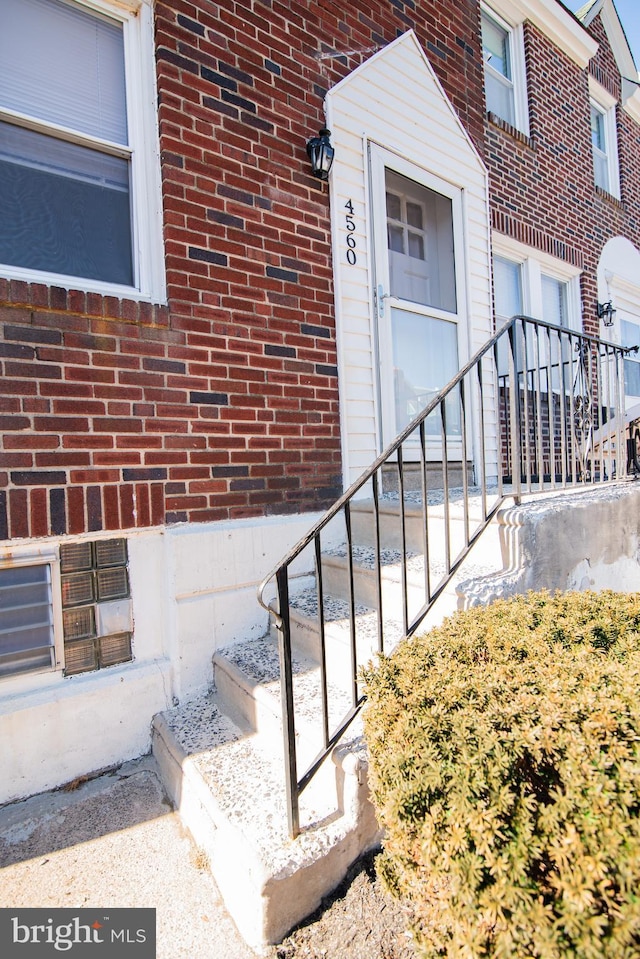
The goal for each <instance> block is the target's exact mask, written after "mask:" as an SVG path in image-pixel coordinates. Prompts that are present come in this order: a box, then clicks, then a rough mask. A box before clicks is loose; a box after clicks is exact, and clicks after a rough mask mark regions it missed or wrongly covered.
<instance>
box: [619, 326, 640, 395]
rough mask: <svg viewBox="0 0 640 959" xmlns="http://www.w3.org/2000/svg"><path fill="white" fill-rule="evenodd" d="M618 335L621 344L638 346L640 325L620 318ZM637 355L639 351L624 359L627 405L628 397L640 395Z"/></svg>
mask: <svg viewBox="0 0 640 959" xmlns="http://www.w3.org/2000/svg"><path fill="white" fill-rule="evenodd" d="M620 336H621V340H622V344H621V345H622V346H638V344H640V326H638V324H637V323H630V322H629V320H621V322H620ZM638 356H640V354H639V353H630V354H629V356H627V357H626V359H625V361H624V389H625V393H626V398H627V405H629V397H634V398H635V397H638V396H640V359H638ZM634 402H635V399H634Z"/></svg>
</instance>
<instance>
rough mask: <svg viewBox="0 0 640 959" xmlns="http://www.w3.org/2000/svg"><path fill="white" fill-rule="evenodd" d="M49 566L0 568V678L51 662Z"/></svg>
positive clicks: (48, 666)
mask: <svg viewBox="0 0 640 959" xmlns="http://www.w3.org/2000/svg"><path fill="white" fill-rule="evenodd" d="M54 640H55V635H54V619H53V597H52V583H51V566H50V565H49V564H48V563H43V564H41V565H38V566H10V567H7V568H6V569H0V677H2V676H11V675H14V674H17V673H26V672H31V671H33V670H39V669H46V668H51V667H52V666H53V665H54V663H55V643H54Z"/></svg>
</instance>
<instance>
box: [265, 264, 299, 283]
mask: <svg viewBox="0 0 640 959" xmlns="http://www.w3.org/2000/svg"><path fill="white" fill-rule="evenodd" d="M267 276H270V277H271V278H272V279H274V280H284V281H285V282H287V283H297V282H298V280H299V277H298V274H297V273H296V272H294V270H281V269H280V267H278V266H268V267H267Z"/></svg>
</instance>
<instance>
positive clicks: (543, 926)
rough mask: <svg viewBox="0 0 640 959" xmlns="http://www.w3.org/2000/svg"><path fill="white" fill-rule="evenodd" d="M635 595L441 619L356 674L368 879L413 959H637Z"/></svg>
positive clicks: (526, 599)
mask: <svg viewBox="0 0 640 959" xmlns="http://www.w3.org/2000/svg"><path fill="white" fill-rule="evenodd" d="M639 629H640V594H633V595H628V594H624V595H622V594H617V593H613V592H601V593H590V592H581V593H565V594H557V595H553V596H552V595H550V594H548V593H529V594H528V595H527V596H519V597H515V598H514V599H512V600H504V601H498V602H495V603H493V604H492V605H491V606H487V607H486V608H482V609H480V608H475V609H471V610H468V611H465V612H462V613H458V614H456V615H455V616H453V617H452V618H451V619H449V620H447V621H446V622H445V623H444V624H443V625H442V626H441V627H439V628H437V629H434V630H432V631H431V632H429V633H427V634H425V635H423V636H419V637H415V638H413V639H412V640H408V641H405V642H403V643H402V644H400V646H399V647H398V648H397V650H396V651H395V652H394V653H393V654H392V655H391V656H390V657H381V659H380V662H379V664H378V665H376V666H375V667H374V668H370V669H368V670H367V671H366V673H365V677H364V678H365V682H366V684H367V697H368V702H367V705H366V709H365V735H366V738H367V742H368V746H369V752H370V781H371V788H372V795H373V799H374V802H375V805H376V808H377V812H378V818H379V821H380V824H381V826H383V827H384V829H385V831H386V838H385V844H384V851H383V854H382V856H381V863H380V868H381V870H382V873H383V875H384V878H385V881H386V883H387V885H388V887H389V889H390V890H391V892H392V893H393V894H394V895H395V896H397V897H398V898H400V899H401V900H403V901H404V902H405V904H406V905H407V909H408V913H409V915H410V922H411V926H412V929H413V932H414V935H415V938H416V941H417V943H418V954H419V955H420V956H422V957H429V959H431V957H435V956H448V957H456V959H463V957H464V959H476V957H501V959H525V957H526V959H530V957H541V959H555V957H575V959H596V957H597V959H602V957H606V959H618V957H624V959H631V957H634V959H637V957H638V956H640V636H639Z"/></svg>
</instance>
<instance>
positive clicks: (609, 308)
mask: <svg viewBox="0 0 640 959" xmlns="http://www.w3.org/2000/svg"><path fill="white" fill-rule="evenodd" d="M615 315H616V311H615V310H614V308H613V303H612V302H611V300H609V301H608V302H607V303H598V316H599V318H600V319H601V320H602V322H603V323H604V325H605V326H613V318H614V316H615Z"/></svg>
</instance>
